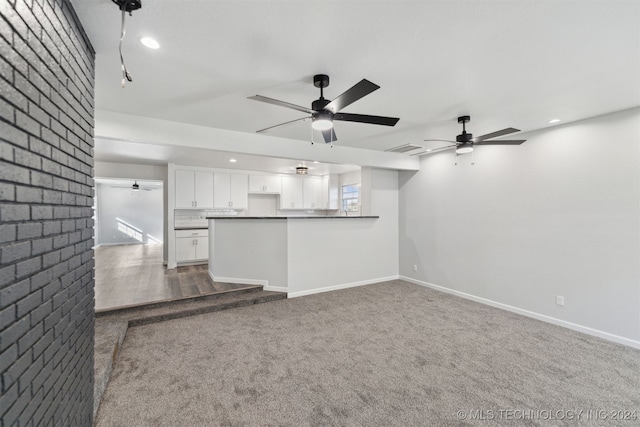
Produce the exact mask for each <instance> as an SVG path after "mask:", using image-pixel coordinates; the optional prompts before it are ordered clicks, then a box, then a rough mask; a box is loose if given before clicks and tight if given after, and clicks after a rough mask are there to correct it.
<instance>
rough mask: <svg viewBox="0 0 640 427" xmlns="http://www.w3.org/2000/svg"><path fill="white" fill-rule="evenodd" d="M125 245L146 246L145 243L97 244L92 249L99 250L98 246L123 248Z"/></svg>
mask: <svg viewBox="0 0 640 427" xmlns="http://www.w3.org/2000/svg"><path fill="white" fill-rule="evenodd" d="M125 245H145V246H146V243H142V242H122V243H98V244H97V245H95V246H94V247H93V249H95V248H99V247H100V246H125Z"/></svg>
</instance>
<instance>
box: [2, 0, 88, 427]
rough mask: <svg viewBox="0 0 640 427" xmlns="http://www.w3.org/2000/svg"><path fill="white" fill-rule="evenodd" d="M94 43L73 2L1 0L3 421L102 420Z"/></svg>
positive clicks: (59, 422)
mask: <svg viewBox="0 0 640 427" xmlns="http://www.w3.org/2000/svg"><path fill="white" fill-rule="evenodd" d="M94 56H95V55H94V52H93V49H92V47H91V45H90V44H89V42H88V40H87V38H86V36H85V34H84V31H83V29H82V27H81V25H80V23H79V21H78V19H77V17H76V16H75V13H74V12H73V9H72V7H71V5H70V3H69V2H68V0H55V1H54V0H38V1H35V0H34V1H25V0H2V1H0V202H1V204H0V372H1V385H0V391H1V393H0V396H1V397H0V417H1V418H0V424H1V425H3V426H13V425H21V426H25V425H65V426H81V425H82V426H90V425H91V424H92V421H93V420H92V411H93V344H94V343H93V340H94V336H93V332H94V314H93V308H94V301H93V296H94V293H93V287H94V281H93V251H92V249H91V247H92V245H93V239H92V235H93V229H92V225H93V221H92V219H91V217H92V208H91V206H92V186H93V179H92V166H93V159H92V155H93V137H92V136H93V124H94V122H93V99H94V96H93V91H94V89H93V82H94Z"/></svg>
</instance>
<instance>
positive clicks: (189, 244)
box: [176, 230, 209, 262]
mask: <svg viewBox="0 0 640 427" xmlns="http://www.w3.org/2000/svg"><path fill="white" fill-rule="evenodd" d="M208 236H209V230H176V262H192V261H202V260H206V259H209V238H208Z"/></svg>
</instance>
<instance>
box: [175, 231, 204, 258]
mask: <svg viewBox="0 0 640 427" xmlns="http://www.w3.org/2000/svg"><path fill="white" fill-rule="evenodd" d="M203 239H207V238H206V237H203ZM194 242H195V239H192V238H190V237H181V238H179V239H176V261H177V262H181V261H193V260H195V259H196V249H195V248H196V246H195V243H194ZM207 247H208V246H207Z"/></svg>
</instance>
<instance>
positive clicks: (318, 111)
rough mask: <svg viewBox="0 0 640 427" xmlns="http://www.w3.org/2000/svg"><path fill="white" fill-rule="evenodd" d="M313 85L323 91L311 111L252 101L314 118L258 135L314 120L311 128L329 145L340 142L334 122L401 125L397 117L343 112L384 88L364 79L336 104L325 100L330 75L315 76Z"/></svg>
mask: <svg viewBox="0 0 640 427" xmlns="http://www.w3.org/2000/svg"><path fill="white" fill-rule="evenodd" d="M313 85H314V86H315V87H317V88H320V98H318V99H316V100H315V101H313V102H312V103H311V108H306V107H302V106H300V105H295V104H290V103H288V102H284V101H279V100H277V99H273V98H268V97H266V96H262V95H255V96H250V97H248V99H252V100H254V101H261V102H266V103H268V104H274V105H279V106H281V107H285V108H290V109H292V110H297V111H301V112H303V113H307V114H310V116H306V117H302V118H300V119H296V120H291V121H288V122H285V123H280V124H278V125H275V126H270V127H268V128H264V129H260V130H258V131H256V132H264V131H266V130H269V129H273V128H275V127H278V126H282V125H286V124H289V123H294V122H297V121H300V120H307V119H309V118H310V119H311V120H312V123H311V127H312V128H313V129H315V130H319V131H321V132H322V136H323V138H324V141H325V142H326V143H330V142H334V141H337V137H336V133H335V131H334V130H333V121H334V120H341V121H345V122H358V123H368V124H372V125H383V126H395V124H396V123H398V120H400V119H399V118H395V117H382V116H369V115H365V114H351V113H341V112H340V110H342V109H343V108H345V107H346V106H348V105H350V104H352V103H354V102H356V101H357V100H359V99H360V98H362V97H364V96H366V95H368V94H370V93H371V92H373V91H375V90H377V89H380V86H378V85H376V84H375V83H371V82H370V81H369V80H367V79H362V80H361V81H360V82H358V83H356V84H355V85H353V86H352V87H351V88H350V89H347V91H346V92H344V93H343V94H342V95H340V96H338V97H337V98H335V99H334V100H333V101H331V100H328V99H325V98H324V88H326V87H327V86H329V76H327V75H326V74H316V75H315V76H313Z"/></svg>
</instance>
